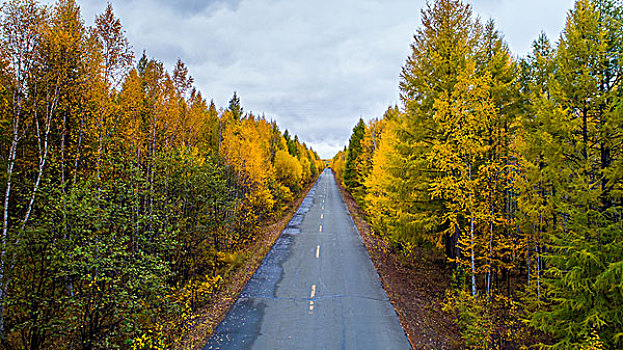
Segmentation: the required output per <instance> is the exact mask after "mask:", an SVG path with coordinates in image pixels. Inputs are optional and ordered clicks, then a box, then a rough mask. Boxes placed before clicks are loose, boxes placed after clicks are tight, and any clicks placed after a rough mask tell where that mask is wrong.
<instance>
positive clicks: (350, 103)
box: [78, 0, 573, 157]
mask: <svg viewBox="0 0 623 350" xmlns="http://www.w3.org/2000/svg"><path fill="white" fill-rule="evenodd" d="M78 1H79V0H78ZM79 3H80V4H81V6H82V10H83V16H84V18H85V20H86V22H87V24H90V23H92V22H93V18H94V17H95V14H97V13H100V12H101V11H103V10H104V7H105V6H106V5H105V3H103V2H101V1H99V0H83V1H79ZM572 3H573V1H572V0H548V1H543V0H524V1H516V0H478V1H474V12H475V13H476V14H478V15H480V16H481V17H482V18H483V19H487V18H489V17H491V18H493V19H494V20H495V21H496V24H497V27H498V28H499V29H500V30H501V31H502V32H503V33H504V34H505V35H506V39H507V41H508V42H509V45H510V47H511V48H512V49H513V50H514V52H515V53H517V54H520V55H524V54H526V53H527V52H528V50H529V47H530V44H531V42H532V40H534V39H535V38H536V37H537V35H538V34H539V32H540V31H541V30H545V31H546V32H547V34H548V35H549V36H550V38H551V39H554V40H555V39H556V38H557V37H558V33H559V32H560V30H561V28H562V25H563V24H564V21H565V13H566V11H567V9H568V8H570V7H571V5H572ZM112 4H113V8H114V10H115V13H116V15H117V16H119V17H120V18H121V21H122V23H123V25H124V28H125V29H126V32H127V36H128V38H129V40H130V42H131V43H132V45H133V47H134V50H135V51H136V52H137V55H139V56H140V54H141V52H142V50H143V49H144V50H146V51H147V53H148V55H149V56H150V57H154V58H156V59H158V60H161V61H163V62H164V63H165V64H166V65H167V67H169V68H172V67H173V64H174V63H175V61H176V60H177V58H181V59H182V60H183V61H184V62H186V63H187V64H188V66H189V68H190V72H191V74H192V75H193V76H194V77H195V82H196V85H197V86H198V87H199V88H200V90H201V91H202V92H203V95H204V96H206V97H207V98H208V99H210V98H214V100H215V102H216V103H217V105H221V106H226V105H227V102H228V100H229V98H230V97H231V95H232V94H233V92H234V91H237V92H238V95H239V96H240V97H241V102H242V104H243V106H244V108H245V110H247V111H253V112H255V113H257V114H265V115H266V116H267V117H268V118H273V119H275V120H276V121H277V123H278V124H279V126H280V127H281V128H282V129H289V130H290V132H291V133H293V134H298V135H299V138H300V139H301V140H303V141H305V142H307V143H308V144H309V145H310V146H312V147H313V148H314V149H315V150H317V151H318V152H319V153H320V155H321V156H322V157H331V156H333V154H335V153H336V152H337V151H339V150H341V149H342V148H343V147H344V145H345V144H346V143H347V142H348V138H349V136H350V132H351V130H352V127H353V126H354V125H355V123H356V122H357V120H358V119H359V117H363V118H364V119H370V118H373V117H380V116H382V114H383V112H384V111H385V109H386V108H387V106H389V105H394V104H396V103H398V102H399V99H398V82H399V74H400V71H401V67H402V65H403V63H404V61H405V59H406V57H407V55H408V54H409V50H410V48H409V45H410V43H411V40H412V35H413V33H414V31H415V29H416V28H417V27H418V26H419V25H420V9H421V8H422V7H424V6H425V1H424V0H394V1H382V0H349V1H335V0H316V1H302V0H211V1H201V0H182V1H168V0H130V1H128V0H112Z"/></svg>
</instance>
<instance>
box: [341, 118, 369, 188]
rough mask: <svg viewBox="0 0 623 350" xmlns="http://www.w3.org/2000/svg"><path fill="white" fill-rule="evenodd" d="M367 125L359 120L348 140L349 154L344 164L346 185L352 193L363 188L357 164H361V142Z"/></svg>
mask: <svg viewBox="0 0 623 350" xmlns="http://www.w3.org/2000/svg"><path fill="white" fill-rule="evenodd" d="M365 129H366V124H365V123H364V122H363V119H361V118H359V122H357V125H355V127H354V128H353V133H352V134H351V136H350V139H349V140H348V153H347V155H346V162H345V163H344V185H345V186H346V188H348V189H349V190H350V191H354V190H356V189H357V188H359V187H360V186H361V180H362V179H360V178H359V174H358V173H357V170H356V169H357V163H358V162H360V160H359V159H358V157H359V156H360V155H361V153H362V149H361V148H362V147H361V140H363V136H364V133H365Z"/></svg>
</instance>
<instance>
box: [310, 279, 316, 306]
mask: <svg viewBox="0 0 623 350" xmlns="http://www.w3.org/2000/svg"><path fill="white" fill-rule="evenodd" d="M315 295H316V285H315V284H313V285H312V289H311V294H310V295H309V298H310V299H313V298H314V296H315ZM309 311H314V301H313V300H310V301H309Z"/></svg>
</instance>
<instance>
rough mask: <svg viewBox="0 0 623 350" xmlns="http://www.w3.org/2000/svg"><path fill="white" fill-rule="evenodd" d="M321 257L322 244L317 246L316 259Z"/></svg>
mask: <svg viewBox="0 0 623 350" xmlns="http://www.w3.org/2000/svg"><path fill="white" fill-rule="evenodd" d="M319 257H320V246H319V245H317V246H316V259H318V258H319Z"/></svg>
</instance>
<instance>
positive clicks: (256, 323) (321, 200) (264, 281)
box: [204, 170, 411, 350]
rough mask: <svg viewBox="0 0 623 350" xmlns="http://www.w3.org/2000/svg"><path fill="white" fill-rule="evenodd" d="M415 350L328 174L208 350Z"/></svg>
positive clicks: (254, 277) (321, 179)
mask: <svg viewBox="0 0 623 350" xmlns="http://www.w3.org/2000/svg"><path fill="white" fill-rule="evenodd" d="M410 348H411V347H410V345H409V343H408V341H407V338H406V336H405V333H404V330H403V329H402V327H401V326H400V322H399V321H398V316H397V315H396V312H395V311H394V308H393V306H392V304H391V303H390V301H389V299H388V297H387V294H386V293H385V290H383V287H382V286H381V283H380V281H379V277H378V274H377V272H376V269H375V268H374V265H373V264H372V261H371V260H370V257H369V255H368V252H367V251H366V249H365V246H364V245H363V242H362V241H361V237H360V236H359V233H358V232H357V229H356V228H355V225H354V224H353V221H352V219H351V217H350V215H349V213H348V209H347V207H346V204H345V203H344V200H343V198H342V195H341V193H340V191H339V189H338V187H337V185H336V183H335V180H334V178H333V175H332V173H331V170H327V171H325V172H324V173H323V174H321V175H320V178H319V179H318V181H317V182H316V184H315V186H314V187H313V188H312V189H311V191H310V192H309V194H308V195H307V197H306V198H305V200H304V201H303V203H302V204H301V206H300V208H299V209H298V211H297V212H296V214H295V215H294V217H293V218H292V220H291V221H290V223H289V224H288V227H287V228H286V229H285V230H284V231H283V233H282V234H281V236H280V237H279V238H278V239H277V242H276V243H275V245H274V246H273V248H272V249H271V250H270V252H269V253H268V255H267V256H266V258H265V260H264V262H263V263H262V265H261V266H260V267H259V268H258V270H257V271H256V273H255V274H254V275H253V277H252V278H251V279H250V280H249V282H248V283H247V285H246V286H245V288H244V289H243V290H242V293H241V294H240V296H239V298H238V300H237V301H236V302H235V303H234V305H233V306H232V308H231V310H230V311H229V313H228V314H227V316H226V318H225V319H224V320H223V322H221V324H220V325H219V326H218V327H217V328H216V329H215V332H214V334H213V335H212V337H211V338H210V340H209V341H208V343H207V344H206V346H205V347H204V350H208V349H232V350H233V349H236V350H239V349H262V350H265V349H376V350H380V349H397V350H405V349H410Z"/></svg>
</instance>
